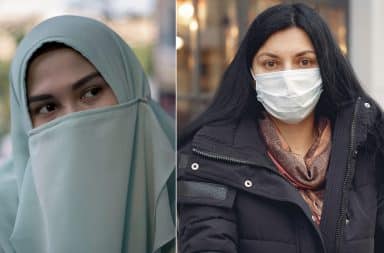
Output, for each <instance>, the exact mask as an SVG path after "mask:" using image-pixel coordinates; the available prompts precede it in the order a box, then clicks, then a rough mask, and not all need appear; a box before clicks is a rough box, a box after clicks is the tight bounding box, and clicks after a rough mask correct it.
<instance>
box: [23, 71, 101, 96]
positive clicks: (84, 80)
mask: <svg viewBox="0 0 384 253" xmlns="http://www.w3.org/2000/svg"><path fill="white" fill-rule="evenodd" d="M97 77H101V75H100V73H99V72H92V73H90V74H88V75H86V76H84V77H82V78H81V79H79V80H78V81H76V82H75V83H73V84H72V90H78V89H80V88H81V87H82V86H84V85H85V84H86V83H88V82H89V81H91V80H92V79H94V78H97ZM53 98H54V97H53V96H52V95H49V94H42V95H37V96H31V97H28V104H32V103H35V102H41V101H45V100H50V99H53Z"/></svg>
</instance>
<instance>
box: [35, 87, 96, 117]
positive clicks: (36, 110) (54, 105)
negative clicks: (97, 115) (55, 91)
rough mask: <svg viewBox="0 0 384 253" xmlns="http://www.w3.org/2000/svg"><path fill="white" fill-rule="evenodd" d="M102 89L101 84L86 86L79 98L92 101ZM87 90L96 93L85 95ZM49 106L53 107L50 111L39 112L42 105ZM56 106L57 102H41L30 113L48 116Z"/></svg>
mask: <svg viewBox="0 0 384 253" xmlns="http://www.w3.org/2000/svg"><path fill="white" fill-rule="evenodd" d="M102 91H103V87H102V85H93V86H91V87H88V88H86V89H85V90H84V91H83V92H81V93H80V94H81V96H80V99H81V100H86V101H87V102H92V101H93V99H95V97H97V96H99V95H100V92H102ZM88 92H96V94H93V95H92V96H91V97H85V95H86V94H87V93H88ZM49 106H53V107H54V109H53V110H51V111H47V112H41V111H42V110H43V108H44V107H49ZM58 107H59V105H58V104H57V103H55V102H51V101H49V102H46V103H43V104H41V105H39V106H37V107H36V108H34V109H32V110H31V113H32V114H33V115H37V116H39V115H40V116H48V115H49V114H50V113H51V112H52V111H54V110H57V108H58Z"/></svg>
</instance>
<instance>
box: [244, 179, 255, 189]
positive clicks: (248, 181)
mask: <svg viewBox="0 0 384 253" xmlns="http://www.w3.org/2000/svg"><path fill="white" fill-rule="evenodd" d="M252 185H253V183H252V181H251V180H245V181H244V186H245V187H247V188H249V187H252Z"/></svg>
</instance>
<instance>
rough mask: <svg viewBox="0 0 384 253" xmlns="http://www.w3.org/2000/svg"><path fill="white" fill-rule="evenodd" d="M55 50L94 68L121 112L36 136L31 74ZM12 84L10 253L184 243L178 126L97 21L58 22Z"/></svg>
mask: <svg viewBox="0 0 384 253" xmlns="http://www.w3.org/2000/svg"><path fill="white" fill-rule="evenodd" d="M48 42H59V43H63V44H65V45H67V46H69V47H71V48H73V49H74V50H76V51H77V52H79V53H80V54H81V55H83V56H84V57H85V58H86V59H87V60H88V61H89V62H91V63H92V64H93V65H94V66H95V68H96V69H97V70H98V71H99V72H100V74H101V75H102V76H103V78H104V79H105V80H106V82H107V83H108V84H109V85H110V86H111V88H112V90H113V91H114V93H115V95H116V97H117V99H118V105H114V106H110V107H105V108H100V109H94V110H89V111H82V112H76V113H73V114H69V115H66V116H64V117H61V118H58V119H55V120H53V121H50V122H48V123H46V124H44V125H41V126H39V127H37V128H34V129H33V128H32V124H31V120H30V117H29V114H28V107H27V96H26V84H25V74H26V68H27V64H28V61H29V59H30V58H31V56H32V55H33V53H34V52H35V51H36V50H37V49H38V48H40V47H41V46H42V45H43V44H45V43H48ZM10 79H11V121H12V126H11V135H12V144H13V157H12V160H11V161H10V162H9V163H8V164H7V165H6V166H5V167H4V168H0V201H3V200H4V201H5V203H6V205H5V208H3V207H1V208H0V252H1V253H3V252H4V253H11V252H13V253H14V252H16V253H24V252H28V253H35V252H36V253H37V252H39V253H51V252H54V253H61V252H62V253H64V252H81V253H88V252H89V253H90V252H92V253H99V252H100V253H101V252H103V253H105V252H109V253H115V252H116V253H118V252H124V253H125V252H138V253H141V252H143V253H144V252H164V245H166V244H167V243H168V242H170V241H172V240H173V239H174V236H175V235H174V234H175V224H174V205H173V203H174V196H173V194H172V193H173V192H174V189H173V187H174V178H173V176H172V175H173V173H174V169H175V162H174V161H175V152H174V149H175V144H174V128H173V121H172V119H171V118H170V117H169V116H168V115H167V114H166V113H165V112H164V111H163V110H162V109H161V108H160V107H159V105H158V104H157V103H156V102H154V101H153V100H152V99H151V96H150V90H149V85H148V81H147V78H146V75H145V73H144V71H143V69H142V67H141V66H140V64H139V62H138V60H137V58H136V57H135V55H134V54H133V52H132V51H131V49H130V48H129V47H128V45H127V44H126V43H125V42H124V41H123V40H122V39H121V38H120V37H119V36H118V35H117V34H116V33H115V32H113V31H112V30H110V29H109V28H108V27H106V26H105V25H104V24H102V23H100V22H98V21H95V20H93V19H89V18H85V17H79V16H71V15H66V16H58V17H54V18H51V19H48V20H46V21H44V22H43V23H41V24H39V25H38V26H36V27H35V28H34V29H33V30H32V31H31V32H30V33H29V34H27V35H26V37H25V38H24V39H23V40H22V42H21V43H20V45H19V47H18V50H17V52H16V56H15V58H14V60H13V62H12V66H11V73H10ZM1 183H2V184H1ZM3 228H4V229H3Z"/></svg>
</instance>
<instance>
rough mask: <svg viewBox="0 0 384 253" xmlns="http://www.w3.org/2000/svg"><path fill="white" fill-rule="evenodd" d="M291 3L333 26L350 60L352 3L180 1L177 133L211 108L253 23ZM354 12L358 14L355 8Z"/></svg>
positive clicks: (330, 0)
mask: <svg viewBox="0 0 384 253" xmlns="http://www.w3.org/2000/svg"><path fill="white" fill-rule="evenodd" d="M371 1H372V0H371ZM293 2H303V3H306V4H308V5H310V6H312V7H313V8H315V9H316V10H317V11H318V12H319V13H320V15H321V16H322V17H323V18H324V19H325V20H326V22H327V23H328V25H329V26H330V28H331V30H332V32H333V34H334V36H335V38H336V40H337V42H338V43H339V46H340V48H341V50H342V51H343V53H344V54H345V55H346V56H347V57H350V54H351V52H350V40H351V35H350V32H351V27H350V24H351V22H350V21H349V20H351V18H350V15H351V6H350V5H351V2H353V1H348V0H307V1H284V0H280V1H279V0H177V40H176V41H177V42H176V47H177V74H178V75H177V87H178V91H177V116H178V129H179V130H180V129H182V128H183V127H184V126H185V125H186V124H187V123H188V122H190V120H191V119H193V118H194V117H195V116H196V115H197V114H198V113H199V112H201V111H202V110H203V109H204V108H205V107H206V106H207V105H208V103H209V101H210V100H211V98H212V96H213V95H214V92H215V90H216V88H217V85H218V84H219V82H220V78H221V76H222V74H223V72H224V70H225V68H226V67H227V65H228V64H229V63H230V61H231V60H232V58H233V57H234V55H235V53H236V50H237V47H238V45H239V42H240V41H241V40H242V38H243V36H244V34H245V33H246V31H247V28H248V26H249V25H250V23H251V22H252V20H253V19H254V18H255V17H256V16H257V15H258V14H259V13H260V12H262V11H263V10H265V9H266V8H268V7H271V6H273V5H275V4H279V3H293ZM355 2H359V1H358V0H355ZM360 2H362V1H360ZM363 5H365V1H364V3H360V8H362V6H363ZM353 6H354V7H353V8H354V9H356V8H357V7H356V3H353ZM363 10H364V7H363ZM383 11H384V10H383ZM355 12H358V10H355ZM360 12H361V10H360ZM365 15H369V14H365ZM360 18H361V17H359V19H358V20H360ZM367 18H368V17H367ZM353 19H355V17H353ZM360 28H361V27H360ZM361 29H363V28H361ZM354 36H356V35H355V34H354ZM355 39H357V38H355ZM360 39H361V38H360ZM357 50H361V49H357ZM353 53H355V52H352V54H353ZM357 72H358V71H357ZM358 75H359V72H358ZM363 83H364V82H363Z"/></svg>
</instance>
